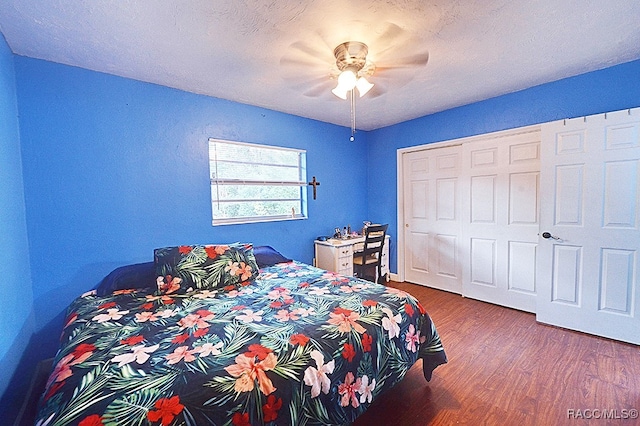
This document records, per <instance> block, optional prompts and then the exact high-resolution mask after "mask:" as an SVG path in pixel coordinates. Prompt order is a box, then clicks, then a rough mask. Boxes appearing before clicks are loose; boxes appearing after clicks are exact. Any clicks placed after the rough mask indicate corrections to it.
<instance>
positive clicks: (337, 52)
mask: <svg viewBox="0 0 640 426" xmlns="http://www.w3.org/2000/svg"><path fill="white" fill-rule="evenodd" d="M367 53H369V48H368V47H367V45H366V44H364V43H362V42H359V41H346V42H344V43H342V44H339V45H338V46H337V47H336V48H335V49H334V50H333V55H334V56H335V57H336V66H337V67H338V69H339V70H340V71H344V70H347V69H351V70H352V71H353V72H354V73H355V74H357V73H358V72H359V71H360V70H361V69H362V68H364V66H365V64H366V63H367Z"/></svg>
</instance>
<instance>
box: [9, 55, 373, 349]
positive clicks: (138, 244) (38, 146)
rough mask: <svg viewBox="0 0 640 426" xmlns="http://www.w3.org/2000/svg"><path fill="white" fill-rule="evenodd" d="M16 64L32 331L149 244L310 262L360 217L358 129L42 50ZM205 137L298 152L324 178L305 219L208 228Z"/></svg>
mask: <svg viewBox="0 0 640 426" xmlns="http://www.w3.org/2000/svg"><path fill="white" fill-rule="evenodd" d="M15 62H16V76H17V89H18V99H19V110H20V128H21V140H22V155H23V162H24V187H25V194H26V195H25V200H26V207H27V224H28V230H29V244H30V250H31V266H32V268H31V269H32V277H33V293H34V309H35V312H36V313H37V316H36V321H37V328H38V330H40V331H42V330H50V332H51V333H54V331H56V330H59V329H60V327H61V321H62V318H61V316H62V312H63V310H64V309H65V307H66V306H67V305H68V304H69V302H70V301H71V300H72V299H73V298H74V297H76V296H77V295H79V294H81V293H83V292H84V291H86V290H88V289H90V288H92V287H93V286H95V285H96V284H97V283H98V282H99V280H100V279H101V278H102V277H103V276H104V275H106V274H107V273H108V272H110V271H111V270H112V269H113V268H115V267H117V266H120V265H123V264H128V263H133V262H145V261H151V260H153V257H152V253H153V249H154V248H155V247H162V246H167V245H177V244H190V243H213V242H234V241H248V242H253V243H254V244H255V245H264V244H267V245H272V246H274V247H276V248H277V249H278V250H280V251H281V252H282V253H283V254H285V255H286V256H289V257H292V258H295V259H299V260H302V261H305V262H307V263H311V262H312V259H313V240H314V238H315V237H316V236H317V235H324V234H327V233H329V232H330V231H331V230H332V229H333V228H334V227H335V226H343V225H347V224H348V223H354V224H355V223H361V221H362V220H363V219H364V216H365V213H366V194H365V193H364V191H362V187H363V182H365V181H366V170H365V167H364V164H362V162H358V161H353V162H351V161H350V159H354V160H355V159H358V158H363V157H364V156H365V155H366V151H365V147H366V134H364V135H362V137H361V138H360V141H359V142H358V143H350V142H349V141H348V136H349V131H348V129H346V128H344V127H339V126H334V125H330V124H326V123H321V122H318V121H314V120H309V119H304V118H300V117H296V116H292V115H288V114H282V113H278V112H274V111H269V110H266V109H261V108H257V107H252V106H248V105H242V104H238V103H234V102H229V101H224V100H220V99H215V98H211V97H206V96H200V95H195V94H192V93H186V92H183V91H179V90H174V89H170V88H167V87H162V86H157V85H153V84H148V83H142V82H138V81H134V80H129V79H125V78H120V77H115V76H111V75H106V74H101V73H97V72H93V71H88V70H84V69H79V68H74V67H69V66H65V65H59V64H54V63H51V62H45V61H41V60H35V59H30V58H25V57H16V58H15ZM337 102H339V101H337ZM209 137H215V138H222V139H230V140H238V141H246V142H256V143H263V144H271V145H281V146H287V147H296V148H303V149H306V150H307V172H308V175H309V177H311V176H316V177H317V179H318V180H319V181H320V182H321V186H320V187H319V188H318V199H317V200H313V199H312V198H311V197H310V200H309V219H308V220H299V221H285V222H272V223H262V224H252V225H228V226H218V227H213V226H212V225H211V206H210V202H211V199H210V189H209V163H208V145H207V140H208V138H209ZM51 333H49V332H47V333H44V335H43V338H46V336H47V335H50V334H51ZM55 334H56V333H54V335H55ZM47 348H50V346H47ZM47 354H49V355H50V354H52V349H50V350H48V351H47Z"/></svg>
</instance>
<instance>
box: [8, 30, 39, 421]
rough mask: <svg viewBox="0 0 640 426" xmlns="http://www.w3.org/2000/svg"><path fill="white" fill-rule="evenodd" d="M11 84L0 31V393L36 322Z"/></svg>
mask: <svg viewBox="0 0 640 426" xmlns="http://www.w3.org/2000/svg"><path fill="white" fill-rule="evenodd" d="M15 87H16V85H15V70H14V62H13V54H12V53H11V51H10V50H9V47H8V46H7V43H6V41H5V39H4V36H2V34H1V33H0V249H1V250H2V253H3V254H2V257H3V259H2V262H0V277H1V279H2V284H0V306H1V309H0V365H1V366H2V368H0V395H1V394H3V393H4V392H5V390H7V388H8V387H9V383H10V381H11V377H12V375H13V372H14V370H16V368H17V366H18V363H19V361H20V359H21V357H22V354H23V353H24V352H25V348H26V346H27V343H28V342H29V338H30V337H31V335H32V334H33V332H34V325H35V323H34V319H33V314H32V312H33V294H32V291H31V274H30V270H29V245H28V240H27V222H26V219H25V203H24V191H23V186H22V162H21V159H20V134H19V127H18V106H17V102H16V89H15ZM26 384H28V381H26ZM19 386H22V388H18V389H9V392H7V393H8V394H11V395H14V396H16V398H15V399H13V400H11V399H3V404H2V405H0V413H3V412H5V410H4V408H5V407H4V405H5V402H6V404H9V405H16V404H17V405H19V404H20V402H21V399H20V395H21V393H22V392H23V391H24V389H25V388H26V387H25V386H24V385H22V384H19ZM0 417H2V415H1V414H0ZM0 423H1V422H0Z"/></svg>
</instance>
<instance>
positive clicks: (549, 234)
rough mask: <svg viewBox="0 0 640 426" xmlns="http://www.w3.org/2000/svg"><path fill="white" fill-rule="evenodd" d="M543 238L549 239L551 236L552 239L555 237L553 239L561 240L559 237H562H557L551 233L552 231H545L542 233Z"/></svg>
mask: <svg viewBox="0 0 640 426" xmlns="http://www.w3.org/2000/svg"><path fill="white" fill-rule="evenodd" d="M542 238H544V239H547V240H548V239H549V238H551V239H553V240H559V239H560V237H556V236H555V235H551V233H550V232H543V233H542Z"/></svg>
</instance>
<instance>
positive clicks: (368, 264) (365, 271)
mask: <svg viewBox="0 0 640 426" xmlns="http://www.w3.org/2000/svg"><path fill="white" fill-rule="evenodd" d="M387 226H389V225H369V226H367V227H366V228H365V231H364V248H363V250H362V251H359V252H355V253H354V254H353V271H354V275H355V276H356V277H359V278H363V279H366V280H369V281H373V282H379V281H380V280H381V279H383V277H382V249H383V248H384V241H385V236H386V235H387ZM372 272H373V273H372ZM383 283H384V282H383Z"/></svg>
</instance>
